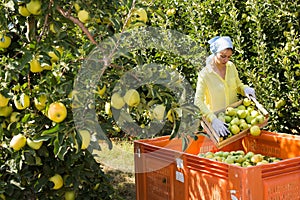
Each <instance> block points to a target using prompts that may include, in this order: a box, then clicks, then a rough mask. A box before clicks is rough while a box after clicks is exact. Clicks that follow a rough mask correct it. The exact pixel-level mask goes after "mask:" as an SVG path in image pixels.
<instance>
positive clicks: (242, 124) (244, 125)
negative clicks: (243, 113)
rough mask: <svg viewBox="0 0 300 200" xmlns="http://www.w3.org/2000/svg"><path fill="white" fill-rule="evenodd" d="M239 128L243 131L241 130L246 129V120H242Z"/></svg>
mask: <svg viewBox="0 0 300 200" xmlns="http://www.w3.org/2000/svg"><path fill="white" fill-rule="evenodd" d="M239 128H240V129H241V131H243V130H246V129H247V128H249V126H248V124H247V123H246V122H243V123H241V124H240V125H239Z"/></svg>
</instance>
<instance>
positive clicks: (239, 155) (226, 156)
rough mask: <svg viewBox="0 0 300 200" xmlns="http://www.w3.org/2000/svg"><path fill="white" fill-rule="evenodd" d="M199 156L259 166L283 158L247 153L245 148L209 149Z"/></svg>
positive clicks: (228, 162)
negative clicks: (215, 150) (234, 149)
mask: <svg viewBox="0 0 300 200" xmlns="http://www.w3.org/2000/svg"><path fill="white" fill-rule="evenodd" d="M198 156H199V157H201V158H208V159H211V160H215V161H219V162H224V163H227V164H234V165H237V166H240V167H250V166H257V165H261V164H268V163H274V162H278V161H280V160H281V159H280V158H277V157H272V156H265V155H262V154H258V153H254V152H252V151H249V152H247V153H245V152H244V151H243V150H237V151H230V152H228V151H217V152H215V153H213V152H210V151H209V152H206V153H199V154H198Z"/></svg>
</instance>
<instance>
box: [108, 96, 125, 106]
mask: <svg viewBox="0 0 300 200" xmlns="http://www.w3.org/2000/svg"><path fill="white" fill-rule="evenodd" d="M124 105H125V101H124V99H123V98H122V97H121V95H120V94H119V93H114V94H113V95H112V96H111V106H112V107H114V108H115V109H121V108H122V107H123V106H124Z"/></svg>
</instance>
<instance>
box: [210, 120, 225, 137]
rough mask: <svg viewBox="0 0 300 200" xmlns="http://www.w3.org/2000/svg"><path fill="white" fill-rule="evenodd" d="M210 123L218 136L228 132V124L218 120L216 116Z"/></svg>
mask: <svg viewBox="0 0 300 200" xmlns="http://www.w3.org/2000/svg"><path fill="white" fill-rule="evenodd" d="M211 125H212V127H213V129H214V130H215V131H216V133H217V134H218V135H219V136H223V137H224V136H226V135H227V134H229V133H230V132H229V130H228V128H227V126H228V125H227V124H225V123H224V122H222V121H221V120H219V119H218V118H215V119H213V120H212V122H211Z"/></svg>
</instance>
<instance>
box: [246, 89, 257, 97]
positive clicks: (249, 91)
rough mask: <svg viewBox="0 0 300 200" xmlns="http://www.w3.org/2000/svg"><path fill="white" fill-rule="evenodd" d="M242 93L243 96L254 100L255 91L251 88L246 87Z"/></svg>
mask: <svg viewBox="0 0 300 200" xmlns="http://www.w3.org/2000/svg"><path fill="white" fill-rule="evenodd" d="M244 93H245V96H246V97H248V98H249V99H250V96H252V97H254V98H256V96H255V90H254V89H253V88H251V87H246V88H245V89H244Z"/></svg>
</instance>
